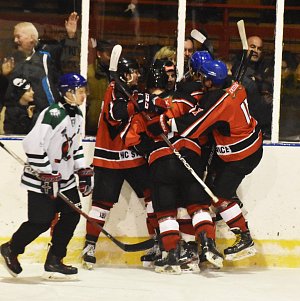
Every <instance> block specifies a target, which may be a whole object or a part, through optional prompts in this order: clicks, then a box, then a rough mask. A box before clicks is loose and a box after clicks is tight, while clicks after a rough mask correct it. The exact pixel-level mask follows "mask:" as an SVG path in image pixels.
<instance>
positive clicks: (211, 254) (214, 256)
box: [200, 231, 223, 268]
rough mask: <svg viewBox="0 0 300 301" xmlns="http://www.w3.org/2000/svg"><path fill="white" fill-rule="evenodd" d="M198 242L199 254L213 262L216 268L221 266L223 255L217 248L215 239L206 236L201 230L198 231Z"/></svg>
mask: <svg viewBox="0 0 300 301" xmlns="http://www.w3.org/2000/svg"><path fill="white" fill-rule="evenodd" d="M200 243H201V254H200V256H203V259H206V260H207V261H208V262H210V263H211V264H213V265H214V266H215V267H217V268H222V267H223V256H222V254H221V253H220V252H219V251H218V250H217V248H216V243H215V240H214V239H212V238H207V237H206V233H205V232H204V231H202V232H201V233H200Z"/></svg>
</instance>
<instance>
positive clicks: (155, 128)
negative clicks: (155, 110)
mask: <svg viewBox="0 0 300 301" xmlns="http://www.w3.org/2000/svg"><path fill="white" fill-rule="evenodd" d="M168 121H169V117H168V116H166V115H164V114H161V115H159V116H155V117H153V118H152V119H151V120H149V121H147V130H148V131H149V132H150V133H151V134H152V135H153V136H159V135H161V134H165V135H167V134H168V133H170V132H171V127H170V126H169V124H168Z"/></svg>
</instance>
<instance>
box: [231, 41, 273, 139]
mask: <svg viewBox="0 0 300 301" xmlns="http://www.w3.org/2000/svg"><path fill="white" fill-rule="evenodd" d="M248 47H249V49H248V53H247V56H249V54H250V51H251V50H252V51H253V55H252V57H251V60H250V62H249V65H248V68H247V70H246V72H245V75H244V77H243V80H242V84H243V86H245V88H246V91H247V95H248V105H249V110H250V113H251V115H252V116H253V117H254V118H255V119H256V120H257V121H258V124H259V125H260V127H261V129H262V132H263V136H264V138H265V139H269V138H270V136H271V122H272V101H273V86H272V84H273V69H271V68H270V66H273V65H274V64H272V63H271V62H270V61H268V60H266V59H265V58H264V56H263V41H262V39H261V38H260V37H258V36H251V37H249V38H248ZM239 64H240V57H239V58H238V59H236V60H235V62H233V67H232V73H233V74H234V75H236V73H237V69H238V66H239Z"/></svg>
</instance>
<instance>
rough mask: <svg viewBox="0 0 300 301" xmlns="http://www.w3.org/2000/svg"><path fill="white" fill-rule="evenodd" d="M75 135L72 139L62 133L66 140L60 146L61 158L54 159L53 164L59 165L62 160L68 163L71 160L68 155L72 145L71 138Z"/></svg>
mask: <svg viewBox="0 0 300 301" xmlns="http://www.w3.org/2000/svg"><path fill="white" fill-rule="evenodd" d="M75 135H76V134H73V136H72V137H68V135H67V134H66V133H64V136H65V138H66V140H65V141H64V142H63V144H62V145H61V158H60V159H55V160H54V161H55V163H60V162H61V161H62V160H64V161H68V160H70V159H71V155H70V154H69V152H70V149H71V147H72V145H73V138H74V136H75Z"/></svg>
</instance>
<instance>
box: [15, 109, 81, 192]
mask: <svg viewBox="0 0 300 301" xmlns="http://www.w3.org/2000/svg"><path fill="white" fill-rule="evenodd" d="M74 112H75V114H74V117H71V116H70V115H68V112H67V110H66V109H65V108H64V106H63V105H62V104H60V103H57V104H53V105H51V106H50V107H48V108H46V109H45V110H43V111H42V112H41V114H40V116H39V118H38V120H37V122H36V124H35V126H34V127H33V129H32V130H31V131H30V132H29V134H28V135H27V136H26V137H25V138H24V140H23V148H24V151H25V153H26V155H27V162H28V164H29V165H30V166H31V167H32V168H33V169H34V170H35V171H37V172H38V173H52V172H59V173H61V175H62V180H61V181H60V190H61V191H64V190H68V189H70V188H73V187H75V186H76V179H75V176H74V172H75V171H76V170H78V169H81V168H85V167H86V164H85V160H84V154H83V147H82V134H83V133H82V130H83V129H82V124H83V117H82V113H81V111H80V109H79V108H77V107H76V108H74ZM21 186H23V187H25V188H26V189H27V190H31V191H35V192H38V193H42V192H41V181H40V180H39V179H38V178H37V177H35V176H34V174H33V172H32V171H30V170H29V169H26V168H25V169H24V173H23V175H22V179H21Z"/></svg>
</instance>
